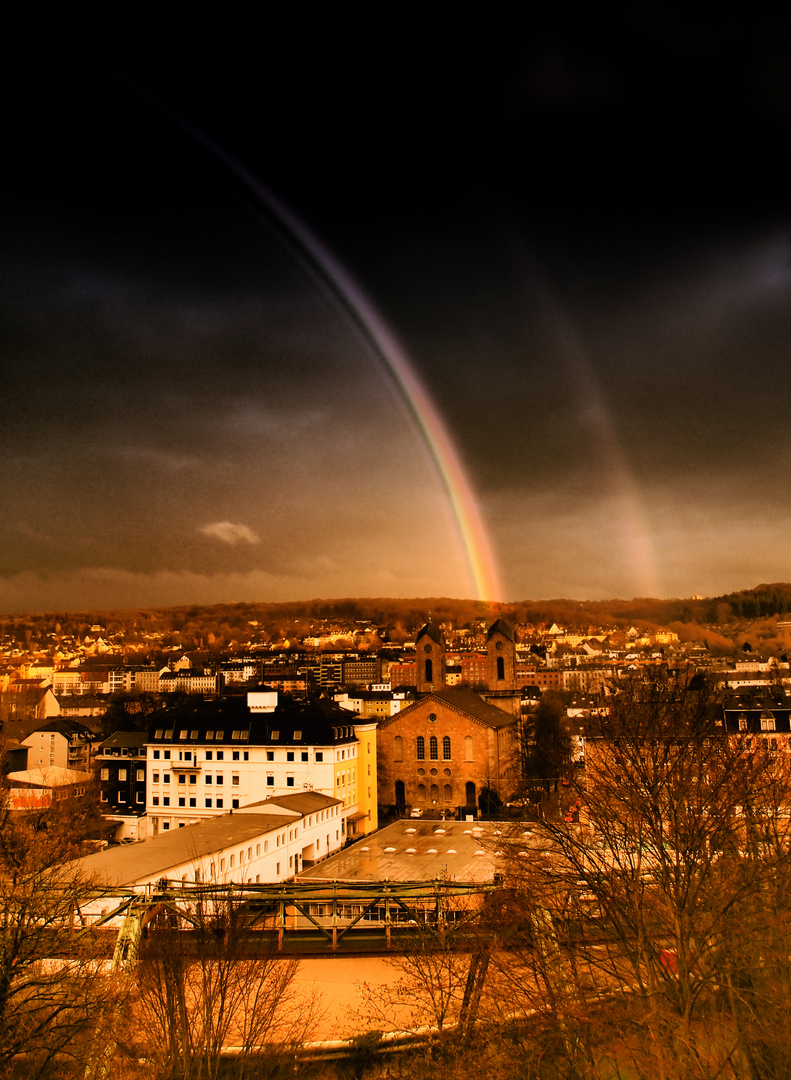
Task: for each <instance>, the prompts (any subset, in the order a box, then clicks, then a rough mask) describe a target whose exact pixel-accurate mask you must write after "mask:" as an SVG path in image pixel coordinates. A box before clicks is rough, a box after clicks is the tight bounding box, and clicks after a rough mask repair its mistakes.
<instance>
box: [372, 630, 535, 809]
mask: <svg viewBox="0 0 791 1080" xmlns="http://www.w3.org/2000/svg"><path fill="white" fill-rule="evenodd" d="M416 644H417V665H418V672H417V689H418V693H419V694H420V695H421V697H420V699H419V700H418V701H416V702H415V703H414V704H413V705H410V706H408V707H407V708H405V709H402V710H401V712H398V713H395V714H394V715H393V716H390V717H387V718H385V719H383V720H381V721H380V723H379V728H378V731H377V753H378V757H379V783H380V800H381V801H382V802H385V803H392V804H394V805H396V806H398V807H401V808H403V809H406V808H407V807H417V808H419V809H421V810H443V811H446V812H454V811H456V810H457V809H459V808H462V809H464V808H467V807H468V808H470V809H472V808H473V807H476V806H477V804H478V797H479V795H480V793H481V791H482V790H483V788H487V787H488V788H494V789H495V790H496V791H498V793H500V794H501V795H502V796H506V795H508V794H509V790H510V788H511V787H512V786H514V785H515V782H516V776H517V753H516V723H517V718H518V715H519V698H520V695H519V691H518V688H517V685H516V642H515V638H514V633H513V630H512V629H511V627H510V626H508V624H507V623H505V622H504V621H503V620H502V619H498V620H497V621H496V622H495V623H494V624H493V625H492V627H491V628H490V630H489V634H488V637H487V653H488V658H489V662H488V674H489V679H488V687H487V688H484V689H481V690H480V692H478V691H475V690H472V689H469V688H466V687H461V686H454V687H448V686H446V679H445V672H446V657H445V651H446V650H445V639H444V636H443V634H442V632H441V631H440V630H439V629H438V628H437V627H436V626H434V625H433V624H432V623H427V624H426V625H425V626H424V627H423V628H422V630H421V631H420V633H419V634H418V636H417V642H416Z"/></svg>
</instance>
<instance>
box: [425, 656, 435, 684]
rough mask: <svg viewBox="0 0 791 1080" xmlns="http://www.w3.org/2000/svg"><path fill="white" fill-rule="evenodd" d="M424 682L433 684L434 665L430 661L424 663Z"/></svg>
mask: <svg viewBox="0 0 791 1080" xmlns="http://www.w3.org/2000/svg"><path fill="white" fill-rule="evenodd" d="M426 682H427V683H433V682H434V663H433V661H432V660H427V661H426Z"/></svg>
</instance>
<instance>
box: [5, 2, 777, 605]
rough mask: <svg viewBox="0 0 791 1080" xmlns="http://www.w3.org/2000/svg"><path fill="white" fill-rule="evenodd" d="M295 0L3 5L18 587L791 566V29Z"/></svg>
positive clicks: (8, 489) (430, 586) (309, 582)
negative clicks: (321, 251) (405, 14)
mask: <svg viewBox="0 0 791 1080" xmlns="http://www.w3.org/2000/svg"><path fill="white" fill-rule="evenodd" d="M395 14H396V13H395V12H394V11H391V12H390V15H391V16H393V17H395ZM116 18H118V16H117V15H116ZM268 18H269V19H270V21H269V22H268V23H266V24H263V25H261V24H260V23H258V24H255V25H254V24H253V23H252V22H251V23H250V24H249V25H245V24H244V23H242V22H237V21H235V20H232V18H231V17H228V18H227V19H223V18H222V17H219V16H215V19H214V21H213V22H212V23H206V24H205V25H201V24H197V25H192V26H190V27H186V26H174V25H166V24H162V23H156V24H147V23H145V22H144V21H142V19H138V21H137V22H135V23H134V25H131V24H130V25H124V24H122V23H119V22H116V23H114V24H112V25H110V24H109V23H108V25H107V26H106V27H102V26H101V25H95V24H94V25H91V26H90V28H81V27H80V26H79V25H75V24H74V23H73V22H71V21H70V22H68V23H65V22H64V23H63V24H49V23H42V24H39V23H33V22H31V21H26V22H20V23H19V24H18V25H12V26H10V27H9V33H8V36H7V45H6V51H7V55H6V57H5V60H4V64H3V65H2V74H1V75H0V78H2V81H3V99H4V101H5V103H6V119H5V121H4V133H3V138H4V143H5V147H4V149H5V154H4V157H5V159H6V163H7V164H6V168H5V169H4V171H3V173H2V187H1V188H0V190H2V195H3V198H2V203H1V205H0V214H2V228H3V238H4V258H3V261H2V290H1V291H0V304H1V305H2V307H1V309H0V318H1V319H2V329H3V332H2V338H0V340H1V341H2V347H3V415H4V420H3V424H2V425H0V440H2V447H3V456H4V465H5V467H4V469H3V470H2V473H0V492H1V493H2V505H3V507H4V513H3V515H2V518H1V519H0V537H1V539H0V609H2V610H11V611H13V610H24V609H28V608H54V607H83V608H84V607H109V606H130V605H138V604H139V605H149V604H155V603H181V602H183V603H191V602H211V601H219V600H247V599H249V600H256V599H271V600H285V599H299V598H309V597H315V596H325V597H331V596H342V595H361V596H365V595H369V596H373V595H403V596H415V595H438V594H445V595H453V596H471V595H476V594H481V593H485V592H487V591H489V592H490V593H491V592H496V593H497V596H496V597H495V598H498V597H499V598H502V599H510V600H517V599H524V598H547V597H557V596H573V597H578V598H581V599H582V598H594V597H613V596H633V595H647V594H650V595H661V596H682V595H689V594H693V593H697V594H716V593H721V592H727V591H729V590H731V589H737V588H742V587H748V586H751V585H754V584H757V583H758V582H760V581H776V580H788V579H789V576H791V568H789V553H790V549H791V541H790V540H789V537H791V528H790V527H789V526H791V497H789V495H788V494H787V486H788V485H787V480H786V476H787V473H788V469H789V456H791V435H789V431H791V427H790V426H789V423H788V420H787V418H786V403H787V400H788V396H789V395H788V381H789V375H788V356H789V345H791V303H789V301H791V262H790V259H791V251H789V238H790V237H791V222H790V221H789V202H788V194H787V188H788V185H787V173H788V156H789V155H788V147H789V135H791V63H789V38H790V36H791V35H789V27H788V23H787V20H785V19H781V18H772V17H769V16H767V17H765V18H761V17H754V18H752V19H747V20H745V19H744V18H743V19H742V20H735V19H731V18H730V17H726V16H716V17H712V18H703V17H700V18H699V19H695V18H694V17H692V18H691V17H689V16H683V17H682V16H681V15H679V14H678V12H676V11H675V10H674V9H672V8H671V7H670V6H669V5H663V4H654V5H651V6H646V7H645V8H641V11H640V12H637V11H635V12H628V13H627V12H622V13H621V14H620V15H619V16H617V17H615V16H607V15H606V14H605V15H602V14H601V13H600V12H598V13H597V14H596V17H595V18H594V17H593V16H590V17H589V18H588V19H587V20H582V21H572V20H569V19H568V17H565V16H564V15H563V13H560V14H558V15H557V16H553V15H544V16H541V17H539V18H534V19H533V22H532V23H531V24H530V25H529V26H527V27H526V28H525V27H520V26H516V25H508V24H506V23H504V22H495V21H494V20H493V19H492V20H488V21H487V20H484V21H483V22H477V23H475V24H473V23H470V24H461V25H454V26H452V27H451V26H444V27H439V28H433V29H432V28H430V27H428V26H424V25H417V24H412V25H406V24H405V23H404V22H401V24H399V25H398V26H393V25H390V24H389V23H388V21H387V15H386V13H381V14H378V15H377V18H376V20H375V21H371V22H363V23H360V22H351V21H346V22H345V21H344V20H343V18H342V17H341V16H339V15H338V14H337V13H333V14H332V16H329V15H328V16H324V17H323V19H322V20H321V21H316V20H315V19H313V18H312V17H311V18H309V17H307V15H306V14H305V13H304V12H302V13H299V12H298V13H297V14H295V15H294V16H293V18H292V19H291V20H288V19H286V18H284V17H282V16H279V17H278V19H277V20H275V21H271V16H268ZM242 169H243V170H246V174H245V175H246V176H247V177H248V179H250V180H251V181H252V183H248V182H245V180H244V178H243V177H242V175H241V172H240V170H242ZM264 189H265V191H268V192H271V193H272V195H273V196H274V197H275V198H276V199H278V200H281V201H282V202H283V203H284V204H285V205H286V206H288V207H289V208H290V211H291V212H292V213H293V214H294V215H296V218H297V220H298V221H299V222H301V223H303V224H304V225H305V226H306V227H307V228H309V229H310V230H312V232H313V233H314V234H315V235H316V236H318V237H319V238H320V239H321V241H322V242H323V244H324V246H325V248H326V250H327V251H329V252H330V253H331V255H332V256H333V257H334V258H336V259H337V260H339V261H340V263H342V264H343V265H344V266H345V268H346V269H347V270H348V272H349V273H350V274H351V275H352V276H353V277H354V278H355V279H356V280H357V281H358V282H359V283H360V284H361V286H362V288H363V289H364V290H365V292H366V293H367V295H368V297H369V298H370V300H371V303H372V304H373V305H374V307H375V308H376V309H377V310H378V312H379V313H380V315H381V317H382V319H383V320H384V321H385V322H386V323H387V324H388V326H389V327H390V328H391V330H392V331H393V333H394V334H395V335H396V337H397V338H398V339H399V340H400V342H401V344H402V346H403V348H404V351H405V353H406V354H407V355H408V357H409V359H410V361H411V364H412V366H413V369H414V371H415V372H416V373H417V375H418V377H419V378H420V379H421V380H422V382H423V384H424V386H425V388H426V389H427V391H428V393H429V395H430V397H431V399H432V401H433V406H431V407H430V408H429V415H430V416H431V417H434V418H436V419H437V420H439V421H441V423H442V424H444V426H445V429H446V430H447V432H448V434H449V435H450V438H451V439H452V441H453V444H454V445H455V448H456V453H457V455H458V460H459V462H460V463H461V465H462V467H463V470H464V473H465V475H466V482H467V484H468V486H469V490H470V492H471V494H472V497H473V500H474V503H475V505H476V506H477V510H478V512H479V513H480V517H481V519H482V521H483V524H484V526H485V528H486V531H487V533H488V541H489V545H490V551H491V559H487V555H486V551H485V545H484V546H483V547H481V546H480V545H479V546H478V548H477V549H476V547H475V544H474V543H473V542H472V541H471V540H470V537H469V534H468V533H464V532H463V531H460V528H459V526H458V523H457V521H456V520H455V518H454V513H453V507H452V505H451V500H450V498H449V494H448V491H447V489H446V485H445V483H443V478H442V476H441V474H440V473H439V472H438V470H437V467H436V465H435V463H434V461H433V459H432V456H431V452H430V445H429V443H430V439H429V441H428V442H427V439H426V437H425V436H424V435H423V434H422V433H421V431H420V430H419V428H418V427H417V426H416V424H415V422H414V418H413V416H412V414H411V412H410V408H409V407H408V402H407V401H406V400H405V398H404V395H403V393H402V392H400V391H399V389H398V386H397V385H396V383H395V382H394V380H393V377H392V374H391V372H390V371H389V368H388V362H387V359H386V358H385V360H383V359H382V358H381V357H378V356H377V355H376V351H375V350H374V349H373V348H372V347H371V342H370V340H368V339H367V337H366V334H365V332H362V333H361V331H360V325H359V323H360V311H359V310H358V309H357V308H356V306H355V303H356V302H355V296H356V294H353V295H350V294H349V293H348V292H346V293H344V291H343V289H341V288H339V286H338V282H337V281H335V280H333V279H332V276H330V278H329V279H328V278H327V276H326V274H322V273H321V272H320V271H319V270H318V269H317V266H316V261H315V257H314V255H311V253H310V252H307V253H306V252H305V250H304V248H303V247H302V245H301V244H300V242H299V240H298V238H297V237H295V235H294V232H293V230H292V229H290V228H289V227H288V226H287V225H286V223H285V222H284V220H283V219H282V216H280V215H279V214H278V212H277V211H276V210H275V209H274V207H273V203H272V201H271V200H268V199H267V197H266V196H265V194H263V192H264ZM451 489H452V490H451V494H453V493H454V490H455V493H456V494H457V495H458V494H459V491H458V490H457V489H455V488H454V484H453V481H451ZM462 501H463V500H462ZM469 509H470V507H469V506H468V510H469ZM473 509H474V508H473ZM498 579H499V585H498V584H497V581H498Z"/></svg>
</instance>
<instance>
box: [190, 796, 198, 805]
mask: <svg viewBox="0 0 791 1080" xmlns="http://www.w3.org/2000/svg"><path fill="white" fill-rule="evenodd" d="M197 805H198V800H197V799H196V798H195V796H194V795H193V796H192V797H191V798H190V806H197Z"/></svg>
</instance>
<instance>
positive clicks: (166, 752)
mask: <svg viewBox="0 0 791 1080" xmlns="http://www.w3.org/2000/svg"><path fill="white" fill-rule="evenodd" d="M162 757H163V758H164V759H165V761H170V751H169V750H163V751H162Z"/></svg>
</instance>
